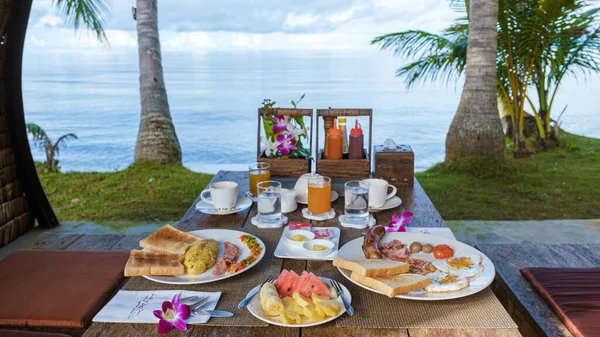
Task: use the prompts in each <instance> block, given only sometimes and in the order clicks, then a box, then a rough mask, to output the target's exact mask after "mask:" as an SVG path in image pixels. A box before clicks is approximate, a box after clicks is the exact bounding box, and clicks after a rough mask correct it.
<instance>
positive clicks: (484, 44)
mask: <svg viewBox="0 0 600 337" xmlns="http://www.w3.org/2000/svg"><path fill="white" fill-rule="evenodd" d="M470 2H471V4H470V11H469V13H470V27H471V29H470V31H469V37H468V39H469V40H468V42H469V43H468V48H467V53H466V54H467V62H466V76H465V85H464V87H463V92H462V96H461V98H460V103H459V105H458V109H457V111H456V115H454V119H453V120H452V123H451V124H450V129H449V130H448V135H447V136H446V162H457V161H460V160H462V159H466V158H470V157H484V158H486V159H492V160H501V159H503V158H504V135H503V134H502V126H501V124H500V117H499V116H498V106H497V98H496V97H497V95H496V93H497V88H496V49H497V46H496V43H497V36H496V24H497V20H498V1H497V0H496V1H492V0H471V1H470Z"/></svg>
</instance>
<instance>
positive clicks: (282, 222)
mask: <svg viewBox="0 0 600 337" xmlns="http://www.w3.org/2000/svg"><path fill="white" fill-rule="evenodd" d="M250 222H251V223H252V224H253V225H254V226H256V227H258V228H280V227H281V226H283V225H285V224H286V223H287V222H288V218H287V217H286V216H285V215H282V216H281V219H280V220H279V221H277V222H275V223H260V222H258V215H257V216H254V217H252V219H250Z"/></svg>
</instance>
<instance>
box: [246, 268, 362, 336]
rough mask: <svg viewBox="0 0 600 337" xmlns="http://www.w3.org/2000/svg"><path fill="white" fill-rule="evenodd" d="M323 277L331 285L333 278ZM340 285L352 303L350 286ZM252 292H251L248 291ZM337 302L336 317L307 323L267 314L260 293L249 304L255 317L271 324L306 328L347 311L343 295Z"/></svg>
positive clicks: (327, 320)
mask: <svg viewBox="0 0 600 337" xmlns="http://www.w3.org/2000/svg"><path fill="white" fill-rule="evenodd" d="M319 278H320V279H321V281H323V282H324V283H325V285H327V286H328V287H329V282H330V281H331V279H328V278H327V277H319ZM340 286H341V287H342V291H343V292H344V295H345V296H346V298H347V299H348V301H349V302H350V303H352V296H351V295H350V292H349V291H348V288H346V287H345V286H344V285H343V284H341V283H340ZM258 287H260V285H257V286H256V287H254V288H252V290H250V291H253V290H254V289H256V288H258ZM248 293H250V292H248ZM336 302H338V305H339V306H340V312H339V313H338V314H337V316H334V317H326V318H325V319H324V320H322V321H316V322H314V321H312V320H307V322H306V323H304V322H303V323H302V324H283V323H281V322H280V321H279V316H272V317H271V316H266V315H265V313H264V312H263V310H262V306H261V305H260V294H258V295H256V296H254V298H253V299H252V302H250V304H249V305H248V311H250V313H251V314H252V315H254V317H256V318H258V319H260V320H261V321H264V322H267V323H269V324H273V325H279V326H285V327H289V328H305V327H309V326H315V325H321V324H324V323H327V322H331V321H333V320H334V319H336V318H338V317H340V316H342V315H343V314H344V313H345V312H346V308H345V307H344V302H343V301H342V298H341V297H338V298H337V299H336ZM305 317H306V316H302V318H303V319H304V318H305Z"/></svg>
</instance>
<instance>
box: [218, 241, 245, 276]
mask: <svg viewBox="0 0 600 337" xmlns="http://www.w3.org/2000/svg"><path fill="white" fill-rule="evenodd" d="M223 246H224V251H223V256H221V257H220V258H218V259H217V263H216V266H215V270H214V271H213V276H219V275H223V274H225V273H226V272H227V271H228V270H229V267H230V266H231V265H232V264H234V263H235V262H236V261H237V259H238V257H240V251H239V250H238V249H237V247H236V246H235V245H233V244H232V243H231V242H227V241H225V243H224V244H223Z"/></svg>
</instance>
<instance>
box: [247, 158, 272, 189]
mask: <svg viewBox="0 0 600 337" xmlns="http://www.w3.org/2000/svg"><path fill="white" fill-rule="evenodd" d="M270 167H271V165H269V164H268V163H252V164H250V170H249V179H250V195H251V196H253V197H256V196H257V195H258V193H257V192H256V185H257V184H258V183H260V182H263V181H268V180H271V172H270V171H269V168H270Z"/></svg>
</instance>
